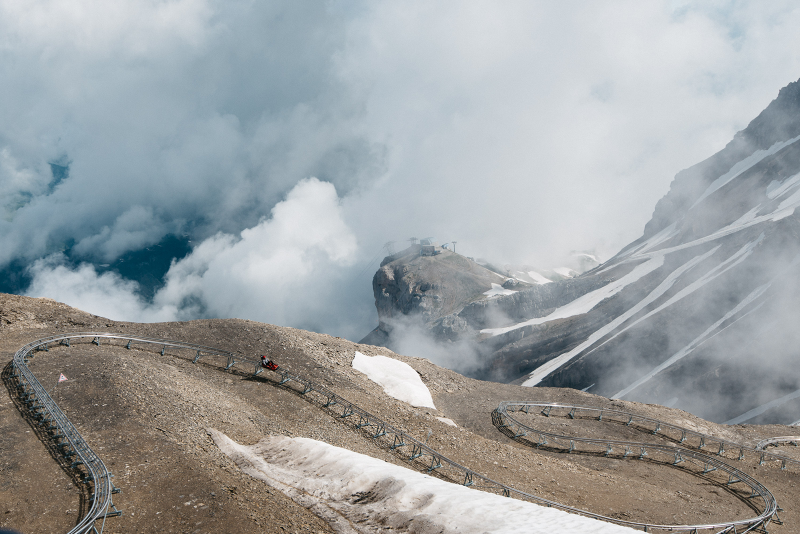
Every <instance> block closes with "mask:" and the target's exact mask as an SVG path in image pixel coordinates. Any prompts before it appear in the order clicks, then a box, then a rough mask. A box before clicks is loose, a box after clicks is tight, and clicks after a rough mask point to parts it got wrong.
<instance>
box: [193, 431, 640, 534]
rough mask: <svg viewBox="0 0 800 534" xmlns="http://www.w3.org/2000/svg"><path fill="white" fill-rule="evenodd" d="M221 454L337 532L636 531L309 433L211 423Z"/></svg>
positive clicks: (539, 533)
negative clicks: (235, 429) (259, 435)
mask: <svg viewBox="0 0 800 534" xmlns="http://www.w3.org/2000/svg"><path fill="white" fill-rule="evenodd" d="M208 432H209V434H210V435H211V437H212V439H213V440H214V442H215V443H216V444H217V446H218V447H219V448H220V450H221V451H222V452H224V453H225V454H226V455H228V456H229V457H230V458H231V459H233V460H234V461H235V462H236V464H237V465H238V466H239V467H240V468H241V469H242V470H243V471H244V472H245V473H247V474H249V475H250V476H252V477H255V478H257V479H260V480H263V481H264V482H266V483H267V484H269V485H270V486H272V487H273V488H276V489H278V490H280V491H282V492H284V493H285V494H286V495H288V496H289V497H290V498H292V499H293V500H295V501H296V502H298V503H300V504H301V505H303V506H305V507H307V508H309V509H310V510H311V511H312V512H314V513H316V514H317V515H318V516H320V517H322V518H323V519H325V520H327V521H328V522H329V523H330V524H331V526H332V527H333V529H334V530H335V531H336V532H337V534H350V533H359V534H365V533H372V532H375V533H377V532H385V531H387V530H391V531H393V532H409V533H416V534H434V533H436V534H439V533H443V534H451V533H460V534H482V533H487V534H500V533H508V534H520V533H530V534H553V533H558V534H578V533H580V534H590V533H591V534H617V533H619V534H622V533H631V532H635V531H634V530H633V529H630V528H626V527H622V526H619V525H614V524H611V523H605V522H602V521H597V520H595V519H590V518H587V517H582V516H579V515H575V514H569V513H567V512H564V511H561V510H557V509H554V508H547V507H545V506H539V505H537V504H533V503H529V502H525V501H520V500H517V499H512V498H508V497H502V496H500V495H494V494H491V493H485V492H483V491H479V490H476V489H470V488H467V487H464V486H460V485H457V484H452V483H449V482H445V481H443V480H439V479H437V478H434V477H431V476H428V475H424V474H422V473H418V472H416V471H412V470H411V469H408V468H405V467H400V466H397V465H394V464H390V463H387V462H384V461H382V460H378V459H375V458H372V457H370V456H366V455H363V454H359V453H356V452H352V451H349V450H347V449H342V448H340V447H334V446H333V445H329V444H327V443H323V442H321V441H316V440H313V439H309V438H289V437H286V436H269V437H266V438H264V439H263V440H261V441H260V442H258V443H256V444H255V445H250V446H247V445H241V444H239V443H236V442H235V441H233V440H232V439H230V438H229V437H228V436H226V435H225V434H223V433H222V432H219V431H217V430H213V429H209V430H208Z"/></svg>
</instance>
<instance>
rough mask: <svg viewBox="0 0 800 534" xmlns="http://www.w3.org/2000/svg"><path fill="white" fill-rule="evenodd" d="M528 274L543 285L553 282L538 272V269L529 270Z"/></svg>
mask: <svg viewBox="0 0 800 534" xmlns="http://www.w3.org/2000/svg"><path fill="white" fill-rule="evenodd" d="M528 276H530V277H531V279H532V280H533V281H534V282H536V283H537V284H539V285H540V286H543V285H545V284H551V283H552V282H553V281H552V280H550V279H548V278H545V277H544V276H543V275H541V274H539V273H537V272H536V271H528Z"/></svg>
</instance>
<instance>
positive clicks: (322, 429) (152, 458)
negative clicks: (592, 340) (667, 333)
mask: <svg viewBox="0 0 800 534" xmlns="http://www.w3.org/2000/svg"><path fill="white" fill-rule="evenodd" d="M90 330H91V331H107V332H120V333H130V334H139V335H144V336H152V337H161V338H168V339H176V340H182V341H188V342H192V343H198V344H203V345H209V346H216V347H220V348H223V349H226V350H232V351H237V352H238V353H240V354H242V355H245V356H248V357H250V358H256V357H257V355H258V354H267V355H268V356H269V357H270V358H272V359H274V360H275V361H277V362H278V363H279V364H281V365H282V366H284V367H286V368H287V369H289V370H291V371H292V372H293V373H295V374H299V375H302V376H306V377H308V378H310V379H312V380H314V381H317V382H319V383H321V384H324V385H325V386H326V387H328V388H329V389H331V390H333V391H335V392H336V393H337V394H339V395H341V396H342V397H344V398H346V399H348V400H350V401H352V402H354V403H356V404H358V405H359V406H361V407H362V408H364V409H366V410H367V411H369V412H371V413H373V414H375V415H377V416H379V417H382V418H383V419H385V420H387V421H388V422H390V423H391V424H393V425H395V426H397V427H399V428H402V429H404V430H405V431H407V432H409V433H410V434H412V435H414V436H416V437H417V438H418V439H420V440H423V441H426V440H427V442H428V444H429V445H430V446H431V447H432V448H434V449H437V450H439V451H440V452H442V453H443V454H445V455H446V456H449V457H451V458H452V459H454V460H455V461H457V462H459V463H461V464H462V465H466V466H468V467H470V468H472V469H474V470H475V471H477V472H479V473H482V474H484V475H486V476H489V477H490V478H493V479H495V480H498V481H501V482H504V483H506V484H509V485H512V486H514V487H516V488H519V489H522V490H524V491H528V492H531V493H535V494H537V495H540V496H542V497H545V498H548V499H552V500H556V501H559V502H562V503H565V504H568V505H571V506H577V507H581V508H585V509H588V510H591V511H593V512H597V513H601V514H605V515H611V516H614V517H620V518H625V519H631V520H638V521H649V522H664V523H676V522H677V523H685V522H690V523H695V522H706V521H712V520H715V519H727V518H731V517H745V516H750V515H753V512H752V510H751V509H750V508H749V507H748V506H747V504H746V502H745V501H746V499H741V498H739V497H738V496H737V495H736V494H734V493H733V492H731V491H728V490H727V489H726V488H725V487H724V485H723V486H720V485H718V484H715V483H714V481H713V480H712V479H710V478H703V477H697V476H691V475H689V474H687V473H686V472H684V471H682V470H680V469H675V468H670V467H665V466H663V465H657V464H654V463H652V462H640V461H635V460H613V459H611V460H610V459H605V458H599V457H596V456H585V455H574V454H572V455H566V454H562V453H557V452H548V451H537V450H534V449H531V448H529V447H526V446H524V445H523V444H520V443H517V442H515V441H512V440H510V439H509V438H508V437H506V436H505V435H503V434H502V433H500V432H499V431H498V430H497V429H496V428H495V427H494V426H493V425H492V421H491V412H492V410H493V409H494V408H496V407H497V405H498V403H499V402H500V401H502V400H530V401H550V402H572V403H576V404H583V405H593V406H609V407H611V406H617V407H619V409H622V410H629V411H633V412H636V413H641V414H642V415H646V416H649V417H654V418H659V419H663V420H666V421H669V422H672V423H674V424H678V425H681V426H685V427H688V428H694V429H697V430H700V431H703V432H706V433H709V434H713V435H719V436H722V437H725V438H727V439H729V440H731V441H737V442H742V443H746V444H755V443H756V442H758V441H760V440H761V439H764V438H765V437H770V436H783V435H791V434H793V433H796V431H797V430H796V429H794V428H789V427H784V426H779V425H772V426H747V425H738V426H731V427H727V426H724V425H717V424H714V423H710V422H707V421H703V420H701V419H698V418H696V417H694V416H692V415H691V414H688V413H686V412H681V411H679V410H674V409H669V408H665V407H662V406H655V405H644V404H637V403H630V402H624V401H610V400H609V399H606V398H603V397H598V396H596V395H591V394H589V393H582V392H579V391H574V390H569V389H550V388H522V387H518V386H512V385H507V384H497V383H490V382H481V381H477V380H472V379H468V378H465V377H463V376H461V375H458V374H456V373H454V372H452V371H449V370H447V369H443V368H440V367H437V366H435V365H433V364H431V363H430V362H429V361H427V360H424V359H420V358H410V357H405V356H401V355H396V354H393V353H391V352H390V351H388V350H387V349H385V348H382V347H372V346H369V345H360V344H356V343H351V342H349V341H347V340H344V339H340V338H335V337H331V336H327V335H324V334H315V333H311V332H305V331H301V330H295V329H291V328H283V327H276V326H272V325H267V324H262V323H256V322H252V321H245V320H237V319H230V320H201V321H190V322H184V323H164V324H134V323H122V322H114V321H109V320H106V319H103V318H100V317H96V316H93V315H90V314H87V313H84V312H81V311H79V310H75V309H73V308H69V307H68V306H65V305H63V304H59V303H56V302H54V301H52V300H49V299H30V298H25V297H18V296H13V295H4V294H0V359H1V360H2V361H0V364H1V365H2V366H5V367H6V368H7V364H8V362H10V360H11V358H12V356H13V353H14V352H15V351H16V350H17V349H18V348H19V347H21V346H22V345H24V344H25V343H27V342H30V341H32V340H35V339H37V338H40V337H43V336H44V335H47V334H51V333H60V332H74V331H90ZM89 341H90V340H84V342H82V343H75V342H73V343H72V346H71V347H70V348H67V347H57V348H53V349H51V350H50V351H49V352H39V353H37V355H36V356H35V357H34V358H33V359H32V361H31V363H30V367H31V369H32V370H33V371H34V373H36V375H37V377H39V379H40V381H41V382H42V383H43V384H44V385H45V387H48V388H50V387H51V385H52V387H53V393H52V396H53V397H54V398H55V400H56V401H57V402H58V403H59V405H60V406H61V407H62V409H63V410H64V411H65V413H67V415H68V416H69V417H70V419H71V420H72V421H73V423H74V424H75V425H76V426H77V427H78V429H79V430H80V431H81V433H82V434H83V435H84V437H85V438H86V439H87V441H88V442H89V443H90V444H91V445H92V447H93V448H94V449H95V450H96V451H97V452H98V454H100V456H101V457H102V458H103V459H104V461H105V462H106V463H107V465H108V466H109V468H110V470H111V471H112V473H114V475H115V479H114V480H115V484H116V485H117V486H119V487H121V488H122V490H123V492H122V493H121V494H119V495H116V496H115V499H114V502H115V503H116V505H117V506H118V507H119V508H120V509H121V510H123V515H122V516H120V517H115V518H110V519H109V520H108V521H107V523H106V532H120V533H123V532H124V533H128V532H155V531H159V532H198V533H200V532H230V533H240V532H241V533H244V532H248V533H250V532H254V531H259V532H276V533H301V532H312V533H317V532H331V529H330V528H329V526H328V525H327V523H325V522H324V521H323V520H321V519H319V518H318V517H316V516H315V515H314V514H313V513H311V512H310V511H308V510H307V509H305V508H304V507H302V506H300V505H298V504H296V503H295V502H293V501H291V500H290V499H288V498H287V497H285V496H284V495H283V494H281V493H279V492H276V491H274V490H272V489H271V488H269V487H268V486H266V485H265V484H264V483H262V482H260V481H257V480H254V479H252V478H250V477H249V476H247V475H245V474H244V473H242V472H241V471H240V470H239V469H238V468H237V467H236V465H235V464H233V463H232V462H231V461H230V460H229V459H228V457H227V456H225V455H224V454H222V453H221V452H220V451H219V450H218V449H217V448H216V446H215V445H214V444H213V442H212V440H211V439H210V437H209V436H208V433H207V429H209V428H215V429H218V430H220V431H221V432H224V433H225V434H227V435H228V436H229V437H231V438H232V439H234V440H236V441H238V442H239V443H243V444H253V443H256V442H257V441H259V440H260V439H261V438H262V437H263V436H265V435H269V434H280V435H286V436H291V437H297V436H302V437H308V438H314V439H317V440H321V441H325V442H327V443H330V444H332V445H336V446H340V447H345V448H348V449H350V450H353V451H356V452H360V453H364V454H368V455H370V456H373V457H375V458H380V459H382V460H385V461H388V462H392V463H395V464H398V465H404V466H407V467H412V468H415V469H421V468H422V466H421V465H420V464H417V463H409V462H407V461H406V460H405V459H404V457H403V456H401V455H400V454H395V453H393V452H392V451H390V450H388V448H387V447H385V446H382V445H381V443H376V442H375V441H373V440H372V439H370V438H369V437H367V436H366V435H365V434H364V433H362V432H361V431H359V430H357V429H355V428H354V427H353V426H352V424H351V423H349V422H348V421H347V420H343V419H341V418H338V417H336V416H335V415H332V413H331V412H330V411H329V410H327V409H325V408H323V407H322V406H321V405H320V404H319V403H318V402H317V401H314V400H313V399H307V398H305V397H303V396H302V395H300V394H299V392H297V391H296V390H293V389H292V388H291V387H286V386H279V385H277V381H276V375H274V374H272V373H262V374H261V375H259V376H257V377H253V376H252V372H251V371H248V370H247V369H245V368H243V367H234V368H233V369H231V370H230V371H224V369H223V368H224V361H223V360H222V359H220V358H213V357H208V356H206V357H203V358H202V359H201V360H200V362H199V363H198V364H192V363H191V359H192V357H193V356H194V354H193V353H190V352H189V351H177V350H168V351H167V353H166V354H165V355H164V356H162V355H161V354H160V347H152V346H150V347H148V346H143V345H134V346H133V348H132V349H131V350H126V349H125V347H124V345H123V344H122V343H117V344H116V345H114V344H110V343H102V344H101V345H100V346H99V347H97V346H94V345H92V344H90V343H89ZM356 350H357V351H359V352H362V353H364V354H367V355H377V354H383V355H386V356H391V357H395V358H397V359H399V360H402V361H405V362H407V363H409V364H410V365H411V366H412V367H414V369H416V370H417V372H418V373H419V374H420V376H421V377H422V380H423V382H424V383H425V384H426V385H427V386H428V388H429V389H430V390H431V393H432V396H433V399H434V403H435V404H436V406H437V408H438V409H430V408H414V407H411V406H409V405H407V404H405V403H403V402H400V401H397V400H395V399H392V398H390V397H387V396H386V395H385V394H384V393H383V390H382V389H381V388H380V387H379V386H377V385H376V384H374V383H372V382H371V381H369V380H368V379H367V378H366V377H365V376H364V375H363V374H361V373H359V372H357V371H355V370H353V369H352V368H351V366H350V362H351V361H352V358H353V355H354V353H355V351H356ZM59 373H64V374H65V375H66V376H67V378H68V380H67V381H66V382H63V383H61V384H58V385H55V384H56V382H57V378H58V375H59ZM6 385H7V387H6V391H5V393H4V395H3V397H0V473H2V478H1V479H0V526H4V527H14V528H17V529H19V530H21V531H22V532H25V533H26V534H28V533H35V532H58V531H66V530H69V528H70V526H72V525H74V524H75V523H76V521H77V520H78V519H79V517H80V514H81V511H82V509H83V508H84V507H85V500H86V496H85V495H83V496H82V495H81V492H80V489H79V487H80V486H79V485H76V484H75V483H74V480H73V478H72V477H71V475H70V472H69V470H68V469H66V467H64V466H62V465H60V464H59V463H58V461H57V460H58V455H57V454H55V453H52V452H51V451H50V450H49V449H48V447H47V442H46V440H42V439H40V438H41V436H40V434H39V431H38V427H37V425H35V424H32V423H29V422H28V420H27V419H26V418H25V417H24V411H21V410H20V407H19V404H18V403H17V402H15V396H14V395H12V392H13V388H11V387H10V384H9V381H8V380H6ZM436 417H447V418H450V419H452V420H453V421H455V422H456V423H457V425H458V426H457V427H452V426H449V425H446V424H444V423H442V422H440V421H439V420H437V419H436ZM528 417H529V418H530V421H529V422H530V423H531V424H532V425H534V424H535V425H543V426H541V428H550V429H551V430H552V429H555V428H558V429H560V431H561V432H563V433H565V434H570V433H573V434H574V435H597V436H605V437H610V438H613V439H637V440H641V441H652V440H653V436H650V435H648V434H645V433H642V432H640V431H636V430H635V429H632V428H627V427H624V426H621V425H615V424H598V423H596V422H593V421H584V420H568V419H563V418H550V419H547V418H543V417H535V416H528ZM537 428H539V426H537ZM796 449H798V447H794V446H791V445H782V446H781V447H779V448H778V449H771V450H779V451H780V452H784V451H786V452H787V453H791V454H796ZM737 466H738V467H739V468H741V469H744V470H746V471H747V472H748V473H750V474H752V475H753V476H755V477H756V478H757V479H758V480H759V481H761V482H762V483H764V484H765V485H766V486H767V487H768V488H769V489H770V490H771V491H772V492H773V493H774V494H775V496H776V497H777V499H778V502H779V504H780V505H781V506H782V507H783V508H785V511H784V512H782V513H781V518H782V519H783V520H784V525H773V526H772V527H771V528H770V531H771V532H787V533H788V532H800V507H798V506H797V504H796V503H798V502H800V498H799V497H800V490H799V489H798V483H800V473H798V472H797V471H791V470H787V471H780V470H778V469H774V468H772V467H767V466H758V465H756V464H752V465H751V464H745V463H739V464H737ZM446 475H447V474H446V473H443V474H442V476H446Z"/></svg>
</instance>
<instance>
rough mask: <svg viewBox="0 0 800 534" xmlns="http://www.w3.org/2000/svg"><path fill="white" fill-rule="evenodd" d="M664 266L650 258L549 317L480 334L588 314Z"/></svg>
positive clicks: (500, 331)
mask: <svg viewBox="0 0 800 534" xmlns="http://www.w3.org/2000/svg"><path fill="white" fill-rule="evenodd" d="M663 264H664V257H663V256H659V257H656V258H651V259H650V260H648V261H646V262H644V263H642V264H640V265H637V266H636V267H634V268H633V270H632V271H631V272H629V273H628V274H626V275H625V276H623V277H622V278H620V279H619V280H615V281H613V282H610V283H608V284H606V285H604V286H603V287H601V288H599V289H595V290H594V291H591V292H589V293H586V294H585V295H583V296H581V297H578V298H577V299H575V300H573V301H572V302H570V303H568V304H565V305H563V306H561V307H560V308H557V309H556V310H554V311H553V312H552V313H550V314H549V315H546V316H545V317H537V318H535V319H529V320H527V321H523V322H521V323H517V324H515V325H511V326H506V327H502V328H485V329H483V330H481V333H482V334H491V335H493V336H499V335H500V334H505V333H506V332H511V331H512V330H516V329H518V328H523V327H525V326H530V325H535V324H542V323H546V322H548V321H553V320H555V319H566V318H567V317H573V316H575V315H582V314H584V313H588V312H589V311H590V310H591V309H592V308H594V307H595V306H597V305H598V304H599V303H600V302H602V301H603V300H605V299H607V298H609V297H611V296H614V295H616V294H617V293H619V292H620V291H622V289H623V288H624V287H625V286H627V285H630V284H632V283H634V282H636V281H637V280H639V279H640V278H642V277H643V276H645V275H647V274H649V273H651V272H653V271H655V270H656V269H658V268H659V267H661V266H662V265H663Z"/></svg>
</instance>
